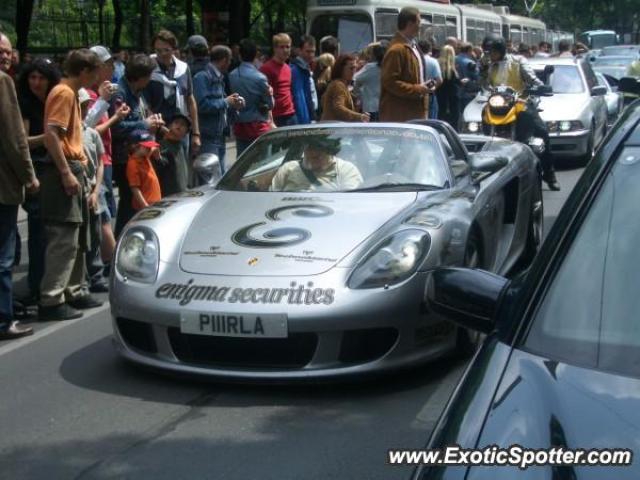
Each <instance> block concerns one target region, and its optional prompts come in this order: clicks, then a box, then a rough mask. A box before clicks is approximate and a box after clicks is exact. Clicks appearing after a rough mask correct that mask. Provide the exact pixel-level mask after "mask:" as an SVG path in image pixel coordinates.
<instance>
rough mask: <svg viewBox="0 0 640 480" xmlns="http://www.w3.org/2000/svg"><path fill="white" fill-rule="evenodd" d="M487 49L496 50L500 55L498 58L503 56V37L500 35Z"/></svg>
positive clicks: (504, 47)
mask: <svg viewBox="0 0 640 480" xmlns="http://www.w3.org/2000/svg"><path fill="white" fill-rule="evenodd" d="M489 51H490V52H497V53H498V54H499V55H500V58H504V56H505V55H506V54H507V42H505V41H504V38H502V37H500V38H498V39H496V40H494V41H493V42H492V43H491V45H490V46H489Z"/></svg>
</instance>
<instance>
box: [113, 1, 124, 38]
mask: <svg viewBox="0 0 640 480" xmlns="http://www.w3.org/2000/svg"><path fill="white" fill-rule="evenodd" d="M111 3H112V4H113V39H112V40H111V47H112V48H113V49H114V50H119V49H120V35H121V33H122V6H121V5H120V0H111Z"/></svg>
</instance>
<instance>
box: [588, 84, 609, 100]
mask: <svg viewBox="0 0 640 480" xmlns="http://www.w3.org/2000/svg"><path fill="white" fill-rule="evenodd" d="M606 94H607V87H605V86H604V85H597V86H595V87H593V88H592V89H591V96H592V97H601V96H602V95H606Z"/></svg>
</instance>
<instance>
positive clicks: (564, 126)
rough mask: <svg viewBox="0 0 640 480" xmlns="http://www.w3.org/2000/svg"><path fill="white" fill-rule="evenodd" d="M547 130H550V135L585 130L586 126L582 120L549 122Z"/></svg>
mask: <svg viewBox="0 0 640 480" xmlns="http://www.w3.org/2000/svg"><path fill="white" fill-rule="evenodd" d="M547 128H548V129H549V133H557V132H562V133H566V132H576V131H578V130H584V125H583V124H582V122H581V121H580V120H561V121H557V122H547Z"/></svg>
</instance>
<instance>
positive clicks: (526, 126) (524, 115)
mask: <svg viewBox="0 0 640 480" xmlns="http://www.w3.org/2000/svg"><path fill="white" fill-rule="evenodd" d="M531 137H538V138H541V139H542V140H543V141H544V146H545V149H544V153H543V154H542V155H541V156H540V166H541V167H542V172H543V173H547V172H551V171H553V169H554V168H553V155H551V143H550V140H549V130H547V126H546V125H545V123H544V121H543V120H542V118H541V117H540V113H539V112H538V110H537V109H536V108H535V107H531V106H528V107H527V109H526V110H525V111H524V112H521V113H520V115H519V116H518V123H517V124H516V140H518V141H519V142H522V143H524V144H526V143H527V142H528V140H529V138H531Z"/></svg>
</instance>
